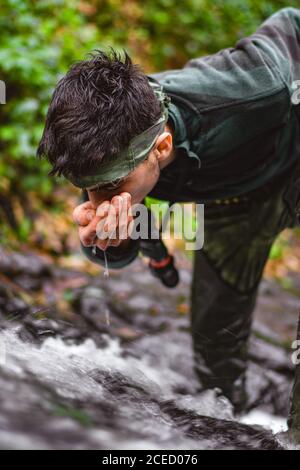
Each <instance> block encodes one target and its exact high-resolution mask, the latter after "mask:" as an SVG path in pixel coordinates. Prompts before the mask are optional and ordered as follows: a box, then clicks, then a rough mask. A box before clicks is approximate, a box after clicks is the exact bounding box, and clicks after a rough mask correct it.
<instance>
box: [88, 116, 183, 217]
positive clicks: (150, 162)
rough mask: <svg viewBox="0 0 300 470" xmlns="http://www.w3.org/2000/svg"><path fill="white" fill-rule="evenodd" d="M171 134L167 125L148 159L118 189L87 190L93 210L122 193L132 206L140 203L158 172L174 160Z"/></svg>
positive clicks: (151, 187) (154, 181) (148, 191)
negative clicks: (125, 193) (128, 198)
mask: <svg viewBox="0 0 300 470" xmlns="http://www.w3.org/2000/svg"><path fill="white" fill-rule="evenodd" d="M171 132H172V131H171V128H170V127H169V126H168V125H167V126H166V129H165V132H164V133H163V134H161V135H160V136H159V137H158V139H157V142H156V147H155V149H153V150H152V151H151V152H150V154H149V157H148V158H147V159H146V160H144V161H143V162H142V163H140V164H139V165H138V166H137V167H136V168H135V170H134V171H132V172H131V173H129V175H128V176H126V178H125V180H124V181H123V182H122V183H121V184H120V185H119V186H118V187H115V188H112V189H106V188H105V189H104V188H103V189H99V190H88V195H89V199H90V201H91V202H92V204H93V205H94V206H95V208H97V207H98V206H99V204H101V203H102V202H103V201H105V200H111V199H112V197H113V196H116V195H117V194H120V193H122V192H127V193H129V194H131V204H132V205H133V204H137V203H141V202H142V200H143V199H144V198H145V197H146V196H147V194H149V193H150V191H151V190H152V189H153V188H154V186H155V185H156V183H157V181H158V179H159V175H160V170H161V169H162V168H164V167H165V166H166V165H167V164H168V163H169V162H170V161H171V160H172V159H173V158H174V155H173V145H172V133H171Z"/></svg>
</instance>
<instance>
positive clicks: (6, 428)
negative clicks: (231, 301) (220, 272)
mask: <svg viewBox="0 0 300 470" xmlns="http://www.w3.org/2000/svg"><path fill="white" fill-rule="evenodd" d="M0 255H1V254H0ZM5 256H6V254H5V253H4V252H3V253H2V258H1V256H0V270H1V271H2V272H4V273H5V276H6V279H10V280H11V279H13V281H12V282H13V285H10V284H9V282H7V283H6V284H5V283H4V281H3V283H0V286H1V287H0V313H1V315H0V319H1V321H0V326H1V332H0V397H1V403H0V447H1V448H9V449H28V448H34V449H53V448H61V449H65V448H68V449H90V448H92V449H171V448H172V449H175V448H176V449H221V448H226V449H227V448H230V449H231V448H232V449H276V448H280V447H281V445H285V446H286V443H285V444H283V440H282V439H281V438H279V439H278V438H277V437H276V436H275V435H274V432H276V433H277V432H280V431H284V430H285V416H286V415H287V411H288V396H289V393H290V388H291V385H292V378H293V367H292V365H291V361H290V358H289V354H288V352H287V351H286V350H285V349H284V348H283V347H280V346H278V345H277V343H278V342H279V333H276V331H275V332H271V331H270V329H269V327H268V324H262V323H261V321H260V318H261V314H262V310H264V311H265V312H266V314H265V315H266V318H268V317H269V313H268V312H269V311H270V310H271V309H272V305H273V306H275V305H276V306H277V309H278V304H279V303H280V302H279V300H278V296H279V295H280V296H281V297H280V301H281V302H282V306H283V305H284V308H285V309H289V311H288V312H286V319H285V324H284V327H285V333H286V332H287V330H289V331H290V330H291V331H292V328H293V327H294V324H293V323H294V322H295V325H296V323H297V313H298V312H297V309H295V310H296V311H295V314H294V313H293V311H294V308H295V305H297V301H298V299H296V297H295V298H292V297H291V295H290V294H289V295H286V294H285V293H282V292H281V291H280V289H279V288H278V287H277V286H275V285H269V284H264V286H263V288H262V293H261V302H260V304H259V305H258V307H257V320H256V323H255V325H254V328H255V331H256V334H255V335H253V337H252V339H251V347H250V357H249V359H250V365H249V371H248V372H249V373H248V388H249V395H250V401H249V406H248V410H247V413H246V414H245V415H244V416H242V417H239V418H237V417H234V416H233V413H232V407H231V405H230V403H229V402H228V401H227V400H226V399H225V398H223V397H220V396H217V393H216V391H214V390H209V391H206V392H201V390H200V389H199V383H198V381H197V379H196V377H195V375H194V372H193V367H192V365H193V361H192V348H191V338H190V334H189V321H188V315H187V314H185V313H183V310H184V306H185V302H187V300H188V286H189V284H190V271H189V269H185V267H183V268H182V270H181V279H182V281H181V283H180V286H179V288H178V290H177V291H176V292H175V291H171V290H170V291H169V290H166V289H165V288H163V287H162V286H160V285H159V283H158V281H156V280H153V278H152V277H151V275H150V274H149V273H148V271H147V269H146V268H145V266H144V265H143V264H142V262H140V260H139V261H137V262H135V263H134V264H133V265H132V266H130V267H129V268H127V269H126V270H122V271H120V272H115V271H114V272H110V277H109V279H107V278H105V279H104V276H103V272H102V274H101V275H99V276H98V277H94V278H92V277H91V278H89V277H88V276H86V278H84V279H83V278H82V274H80V273H76V272H71V271H66V270H62V269H56V268H54V267H49V266H48V265H45V263H44V262H43V261H41V260H39V259H38V258H37V257H34V256H33V257H32V261H31V264H30V269H29V270H28V269H25V267H26V266H27V265H26V257H25V258H24V257H22V256H21V255H16V256H15V258H14V259H13V262H12V263H10V267H8V263H6V261H7V260H6V261H5ZM24 256H25V255H24ZM27 261H29V260H27ZM5 263H6V264H5ZM14 263H15V264H14ZM78 279H81V280H80V282H79V280H78ZM76 283H77V285H78V286H77V287H72V288H71V289H70V288H69V291H71V292H72V298H70V299H69V303H70V305H71V306H72V309H73V310H74V313H73V315H72V316H70V317H69V318H62V316H61V315H60V314H59V312H58V311H57V307H56V304H55V301H54V300H55V299H54V300H53V297H55V296H56V298H57V297H59V296H60V295H61V292H63V290H64V289H66V286H67V287H68V286H75V285H76ZM15 286H22V289H25V288H26V289H28V291H29V292H30V289H31V291H32V292H33V291H38V290H39V289H41V287H43V289H44V292H46V297H47V296H48V300H49V308H47V309H45V310H43V308H41V307H40V306H37V305H29V304H27V303H26V302H25V301H24V296H22V295H21V294H22V292H20V293H19V295H18V294H17V291H16V290H14V289H15ZM276 296H277V297H276ZM293 301H294V303H293ZM108 314H109V316H110V321H109V320H108V319H109V316H108ZM276 335H277V336H276ZM266 337H269V339H270V340H269V341H266ZM246 423H248V424H246Z"/></svg>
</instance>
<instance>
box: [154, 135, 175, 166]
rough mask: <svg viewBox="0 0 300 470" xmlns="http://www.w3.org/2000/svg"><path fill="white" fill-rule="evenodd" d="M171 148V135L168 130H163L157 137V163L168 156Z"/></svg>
mask: <svg viewBox="0 0 300 470" xmlns="http://www.w3.org/2000/svg"><path fill="white" fill-rule="evenodd" d="M172 149H173V136H172V134H171V133H170V132H167V131H166V132H163V133H162V134H160V135H159V136H158V137H157V140H156V145H155V150H157V151H158V152H156V154H157V160H158V162H159V163H161V162H163V161H164V160H165V159H166V158H168V157H169V156H170V154H171V152H172Z"/></svg>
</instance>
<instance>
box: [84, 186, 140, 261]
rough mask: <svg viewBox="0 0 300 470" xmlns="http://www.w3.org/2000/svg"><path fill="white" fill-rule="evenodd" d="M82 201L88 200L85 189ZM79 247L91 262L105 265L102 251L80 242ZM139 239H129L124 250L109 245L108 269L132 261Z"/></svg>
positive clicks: (136, 253) (107, 252)
mask: <svg viewBox="0 0 300 470" xmlns="http://www.w3.org/2000/svg"><path fill="white" fill-rule="evenodd" d="M81 200H82V202H85V201H88V200H89V198H88V194H87V192H86V191H83V193H82V198H81ZM80 244H81V249H82V252H83V254H84V255H85V256H86V257H87V258H88V259H89V260H90V261H92V262H93V263H96V264H99V265H101V266H105V259H104V252H103V251H102V250H100V249H99V248H98V247H96V250H95V251H94V247H92V246H88V247H86V246H84V245H83V244H82V243H80ZM139 245H140V243H139V239H137V240H134V239H131V240H130V242H129V244H128V246H127V248H126V249H125V250H124V249H122V248H120V247H118V246H110V247H108V248H107V250H106V258H107V264H108V267H109V268H110V269H119V268H123V267H125V266H127V265H128V264H130V263H132V261H134V260H135V258H136V257H137V256H138V253H139Z"/></svg>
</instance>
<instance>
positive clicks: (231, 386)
mask: <svg viewBox="0 0 300 470" xmlns="http://www.w3.org/2000/svg"><path fill="white" fill-rule="evenodd" d="M299 212H300V157H299V162H297V164H296V165H294V167H293V168H292V169H290V170H289V171H288V172H286V173H285V175H284V176H281V177H280V178H277V181H272V183H271V184H270V185H269V186H266V187H264V188H262V189H260V190H259V191H254V192H252V193H247V195H245V196H244V197H243V198H240V201H238V202H235V201H234V200H227V201H221V202H220V201H219V203H216V202H215V203H213V204H209V205H207V204H205V209H204V221H205V227H204V247H203V249H201V250H198V251H195V261H194V273H193V282H192V288H191V299H192V309H191V330H192V338H193V348H194V357H195V371H196V372H197V374H198V376H199V378H200V381H201V383H202V384H203V386H204V387H205V388H212V387H219V388H221V389H222V390H223V393H224V394H225V395H227V396H228V397H229V398H230V399H231V400H232V402H233V403H234V402H236V405H237V408H238V404H239V402H241V401H242V395H243V391H244V381H245V370H246V358H247V340H248V337H249V333H250V329H251V322H252V312H253V310H254V306H255V302H256V297H257V291H258V286H259V283H260V280H261V278H262V273H263V269H264V266H265V263H266V261H267V259H268V255H269V252H270V249H271V247H272V244H273V242H274V240H275V239H276V237H277V236H278V235H279V234H280V232H281V231H283V230H284V229H285V228H287V227H289V228H292V227H296V226H299V225H300V222H299ZM291 410H292V412H291V416H290V420H289V421H290V425H291V426H298V427H299V429H300V366H299V367H298V370H297V371H296V382H295V386H294V393H293V400H292V408H291Z"/></svg>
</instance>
